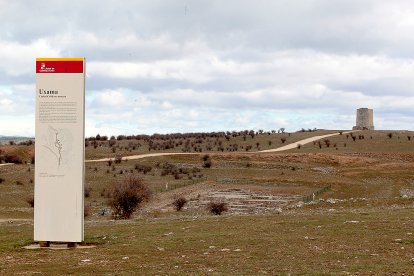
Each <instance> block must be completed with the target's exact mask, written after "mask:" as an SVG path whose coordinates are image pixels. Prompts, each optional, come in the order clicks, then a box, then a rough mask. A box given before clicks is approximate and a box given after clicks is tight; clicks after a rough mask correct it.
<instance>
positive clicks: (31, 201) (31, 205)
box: [26, 196, 34, 208]
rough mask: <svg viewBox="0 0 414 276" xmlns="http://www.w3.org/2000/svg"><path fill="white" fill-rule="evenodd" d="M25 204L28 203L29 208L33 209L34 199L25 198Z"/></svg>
mask: <svg viewBox="0 0 414 276" xmlns="http://www.w3.org/2000/svg"><path fill="white" fill-rule="evenodd" d="M26 202H27V203H29V205H30V207H32V208H33V207H34V197H33V196H31V197H29V198H26Z"/></svg>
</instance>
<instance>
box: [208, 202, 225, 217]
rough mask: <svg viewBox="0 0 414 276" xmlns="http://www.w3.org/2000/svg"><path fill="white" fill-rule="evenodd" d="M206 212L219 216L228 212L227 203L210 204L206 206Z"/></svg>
mask: <svg viewBox="0 0 414 276" xmlns="http://www.w3.org/2000/svg"><path fill="white" fill-rule="evenodd" d="M207 210H208V211H209V212H210V213H212V214H214V215H221V214H222V213H223V212H226V211H228V207H227V203H225V202H210V203H209V204H208V205H207Z"/></svg>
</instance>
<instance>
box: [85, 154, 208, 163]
mask: <svg viewBox="0 0 414 276" xmlns="http://www.w3.org/2000/svg"><path fill="white" fill-rule="evenodd" d="M185 154H202V153H196V152H190V153H185V152H159V153H146V154H139V155H130V156H124V157H122V160H135V159H142V158H146V157H154V156H169V155H185ZM114 159H115V158H102V159H95V160H86V161H85V162H87V163H88V162H107V161H109V160H114Z"/></svg>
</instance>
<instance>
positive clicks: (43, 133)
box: [34, 58, 85, 242]
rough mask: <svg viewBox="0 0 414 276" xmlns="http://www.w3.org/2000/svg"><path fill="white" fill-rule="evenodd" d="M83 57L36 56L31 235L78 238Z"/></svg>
mask: <svg viewBox="0 0 414 276" xmlns="http://www.w3.org/2000/svg"><path fill="white" fill-rule="evenodd" d="M84 161H85V60H84V59H83V58H38V59H36V140H35V191H34V199H35V205H34V240H36V241H61V242H80V241H83V193H84V178H85V177H84V175H85V174H84V167H85V165H84V164H85V162H84Z"/></svg>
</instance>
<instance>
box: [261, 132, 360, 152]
mask: <svg viewBox="0 0 414 276" xmlns="http://www.w3.org/2000/svg"><path fill="white" fill-rule="evenodd" d="M356 131H358V130H353V131H346V132H343V133H342V134H347V133H350V132H356ZM336 135H339V132H335V133H331V134H325V135H318V136H313V137H310V138H306V139H303V140H300V141H297V142H294V143H291V144H288V145H286V146H283V147H280V148H276V149H268V150H262V151H259V152H277V151H285V150H290V149H294V148H296V147H297V146H298V144H300V145H302V146H303V145H306V144H309V143H312V142H314V141H317V140H320V139H323V138H327V137H331V136H336Z"/></svg>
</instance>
